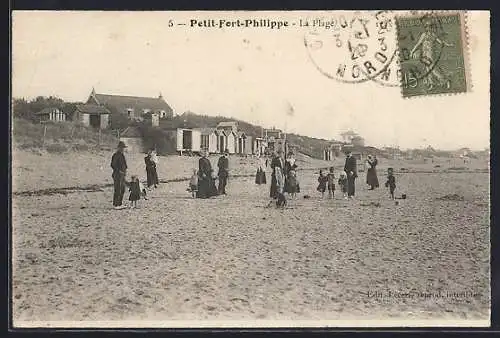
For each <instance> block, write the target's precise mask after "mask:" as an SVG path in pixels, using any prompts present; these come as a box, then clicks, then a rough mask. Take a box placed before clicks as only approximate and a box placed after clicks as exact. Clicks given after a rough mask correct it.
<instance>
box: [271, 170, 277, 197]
mask: <svg viewBox="0 0 500 338" xmlns="http://www.w3.org/2000/svg"><path fill="white" fill-rule="evenodd" d="M269 197H271V198H274V199H276V198H278V182H277V181H276V176H274V174H271V189H270V191H269Z"/></svg>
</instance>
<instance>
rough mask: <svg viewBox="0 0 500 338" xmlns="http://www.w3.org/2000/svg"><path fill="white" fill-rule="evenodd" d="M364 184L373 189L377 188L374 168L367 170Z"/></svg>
mask: <svg viewBox="0 0 500 338" xmlns="http://www.w3.org/2000/svg"><path fill="white" fill-rule="evenodd" d="M366 184H368V185H369V186H371V187H374V188H378V187H379V183H378V177H377V170H376V169H375V168H371V169H368V171H367V172H366Z"/></svg>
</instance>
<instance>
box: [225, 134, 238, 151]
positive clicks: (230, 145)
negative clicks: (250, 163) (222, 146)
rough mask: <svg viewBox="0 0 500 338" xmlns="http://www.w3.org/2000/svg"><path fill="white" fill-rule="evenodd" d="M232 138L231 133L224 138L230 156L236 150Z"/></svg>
mask: <svg viewBox="0 0 500 338" xmlns="http://www.w3.org/2000/svg"><path fill="white" fill-rule="evenodd" d="M234 136H235V135H234V134H233V133H231V134H229V135H228V136H227V137H226V148H227V150H228V151H229V153H230V154H234V153H235V152H236V149H235V140H236V138H235V137H234Z"/></svg>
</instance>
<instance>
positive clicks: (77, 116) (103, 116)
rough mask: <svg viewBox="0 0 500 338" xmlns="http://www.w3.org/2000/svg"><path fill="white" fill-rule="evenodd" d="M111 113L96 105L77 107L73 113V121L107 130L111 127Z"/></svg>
mask: <svg viewBox="0 0 500 338" xmlns="http://www.w3.org/2000/svg"><path fill="white" fill-rule="evenodd" d="M110 114H111V113H110V111H109V110H108V109H107V108H105V107H103V106H98V105H95V104H81V105H77V106H76V109H75V111H74V112H73V121H78V122H80V123H81V124H83V125H84V126H87V127H89V126H90V127H93V128H99V129H106V128H108V126H109V115H110Z"/></svg>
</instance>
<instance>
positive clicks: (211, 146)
mask: <svg viewBox="0 0 500 338" xmlns="http://www.w3.org/2000/svg"><path fill="white" fill-rule="evenodd" d="M208 152H210V153H216V152H217V134H215V133H211V134H210V135H209V136H208Z"/></svg>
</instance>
